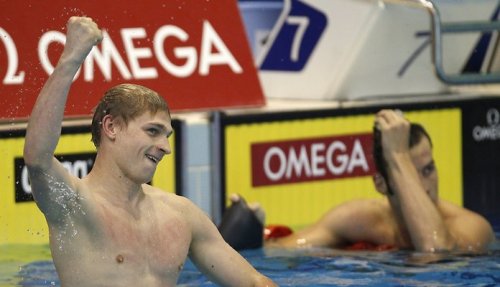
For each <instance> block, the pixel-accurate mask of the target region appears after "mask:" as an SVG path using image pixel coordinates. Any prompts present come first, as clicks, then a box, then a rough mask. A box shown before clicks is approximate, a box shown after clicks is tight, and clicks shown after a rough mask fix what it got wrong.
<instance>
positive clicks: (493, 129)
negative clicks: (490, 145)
mask: <svg viewBox="0 0 500 287" xmlns="http://www.w3.org/2000/svg"><path fill="white" fill-rule="evenodd" d="M486 123H487V124H488V126H479V125H477V126H475V127H474V128H473V129H472V137H473V138H474V140H475V141H478V142H480V141H484V140H492V141H494V140H500V112H499V111H498V110H497V109H495V108H491V109H489V110H488V111H487V112H486Z"/></svg>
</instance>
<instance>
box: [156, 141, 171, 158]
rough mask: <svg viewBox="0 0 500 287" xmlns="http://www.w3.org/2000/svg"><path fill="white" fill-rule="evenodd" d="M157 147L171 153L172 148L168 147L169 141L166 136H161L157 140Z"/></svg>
mask: <svg viewBox="0 0 500 287" xmlns="http://www.w3.org/2000/svg"><path fill="white" fill-rule="evenodd" d="M157 147H158V148H159V149H160V150H161V151H162V152H163V153H165V154H171V153H172V149H171V148H170V142H169V141H168V138H167V137H164V138H162V139H161V140H160V141H159V142H158V145H157Z"/></svg>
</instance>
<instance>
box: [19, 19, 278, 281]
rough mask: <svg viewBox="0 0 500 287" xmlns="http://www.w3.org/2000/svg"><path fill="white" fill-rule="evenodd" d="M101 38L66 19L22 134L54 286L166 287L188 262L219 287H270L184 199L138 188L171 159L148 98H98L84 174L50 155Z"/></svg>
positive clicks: (160, 105)
mask: <svg viewBox="0 0 500 287" xmlns="http://www.w3.org/2000/svg"><path fill="white" fill-rule="evenodd" d="M101 40H102V33H101V31H100V29H99V28H98V27H97V25H96V24H95V23H94V22H93V21H92V19H90V18H86V17H71V18H70V19H69V21H68V24H67V38H66V44H65V47H64V50H63V53H62V55H61V57H60V59H59V62H58V64H57V66H56V68H55V70H54V72H53V73H52V74H51V75H50V77H49V78H48V80H47V82H46V83H45V85H44V87H43V88H42V90H41V92H40V94H39V96H38V99H37V102H36V104H35V106H34V108H33V111H32V113H31V117H30V119H29V123H28V128H27V132H26V142H25V146H24V160H25V163H26V166H27V167H28V171H29V176H30V180H31V184H32V187H33V195H34V197H35V200H36V203H37V205H38V207H39V208H40V210H41V211H42V212H43V214H44V215H45V218H46V220H47V223H48V226H49V232H50V247H51V252H52V257H53V261H54V264H55V267H56V270H57V273H58V275H59V278H60V281H61V286H70V287H76V286H147V287H154V286H163V287H164V286H175V285H176V281H177V278H178V276H179V273H180V271H181V269H182V266H183V264H184V261H185V260H186V258H187V256H188V255H189V257H190V258H191V260H192V261H193V262H194V263H195V265H196V266H197V267H198V268H199V269H200V270H201V271H202V272H203V273H204V274H206V275H207V276H208V278H209V279H211V280H212V281H214V282H216V283H217V284H219V285H221V286H276V285H275V284H274V283H273V282H272V281H271V280H270V279H269V278H267V277H265V276H263V275H262V274H260V273H258V272H257V271H256V270H255V269H254V268H253V267H252V266H251V265H250V264H249V263H248V262H247V261H246V260H245V259H244V258H243V257H241V256H240V254H238V252H236V251H235V250H234V249H232V248H231V247H230V246H229V245H228V244H227V243H226V242H225V241H224V240H223V238H222V237H221V235H220V234H219V232H218V230H217V228H216V227H215V225H214V224H213V223H212V222H211V220H210V219H209V218H208V217H207V216H206V215H205V214H204V213H203V212H202V211H201V210H200V209H199V208H198V207H196V206H195V205H194V204H193V203H192V202H190V201H189V200H187V199H186V198H183V197H180V196H177V195H175V194H171V193H166V192H163V191H162V190H159V189H158V188H155V187H152V186H150V185H147V184H146V183H147V182H149V181H150V180H151V178H152V177H153V174H154V172H155V170H156V167H157V165H158V163H159V162H160V161H161V159H162V158H163V157H164V156H165V155H168V154H170V152H171V150H170V145H169V142H168V137H169V136H170V135H171V134H172V126H171V118H170V112H169V109H168V106H167V103H166V102H165V101H164V100H163V99H162V98H161V97H160V96H159V95H158V94H157V93H156V92H154V91H152V90H150V89H147V88H145V87H142V86H138V85H131V84H124V85H119V86H117V87H114V88H112V89H110V90H109V91H108V92H106V94H105V96H104V98H103V99H102V100H101V102H100V103H99V105H98V107H97V108H96V111H95V115H94V118H93V123H92V141H93V142H94V144H95V145H96V147H97V157H96V160H95V164H94V166H93V169H92V171H91V172H90V173H89V174H88V176H86V177H84V178H82V179H79V178H77V177H75V176H72V175H71V174H70V173H68V172H67V171H66V169H65V168H64V167H63V166H62V164H61V163H60V162H59V161H57V160H56V159H55V158H54V150H55V148H56V146H57V143H58V141H59V138H60V135H61V125H62V120H63V115H64V108H65V105H66V99H67V96H68V93H69V90H70V87H71V83H72V80H73V77H74V76H75V74H76V73H77V70H78V68H79V67H80V65H81V64H82V62H83V61H84V59H85V58H86V57H87V55H88V54H89V53H90V51H91V49H92V48H93V47H94V46H95V45H97V44H98V43H99V42H100V41H101Z"/></svg>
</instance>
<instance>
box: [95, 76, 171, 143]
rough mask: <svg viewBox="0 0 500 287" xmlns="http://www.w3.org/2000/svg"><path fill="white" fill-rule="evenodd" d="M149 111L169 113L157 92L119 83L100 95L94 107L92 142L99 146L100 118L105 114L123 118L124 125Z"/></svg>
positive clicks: (163, 100) (165, 103)
mask: <svg viewBox="0 0 500 287" xmlns="http://www.w3.org/2000/svg"><path fill="white" fill-rule="evenodd" d="M146 111H149V112H151V113H152V114H156V113H157V112H159V111H163V112H166V113H168V114H169V116H170V110H169V108H168V104H167V102H166V101H165V99H164V98H163V97H161V96H160V95H159V94H158V93H157V92H155V91H153V90H151V89H149V88H146V87H144V86H140V85H135V84H121V85H118V86H115V87H112V88H111V89H109V90H108V91H106V93H104V96H103V97H102V99H101V101H100V102H99V104H98V105H97V106H96V107H95V109H94V116H93V118H92V125H91V130H92V142H93V143H94V145H95V146H96V148H97V147H99V145H100V143H101V126H102V119H103V118H104V117H105V116H106V115H111V117H112V118H119V119H121V120H123V122H124V123H125V125H126V124H127V123H128V122H129V121H130V120H133V119H134V118H135V117H137V116H140V115H142V114H143V113H144V112H146Z"/></svg>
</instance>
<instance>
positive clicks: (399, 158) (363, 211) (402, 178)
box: [231, 110, 495, 252]
mask: <svg viewBox="0 0 500 287" xmlns="http://www.w3.org/2000/svg"><path fill="white" fill-rule="evenodd" d="M375 127H376V128H375V129H374V159H375V163H376V166H377V170H378V171H379V173H377V174H376V175H375V176H374V184H375V187H376V189H377V191H378V192H380V193H382V194H383V195H385V196H386V198H384V199H362V200H352V201H349V202H345V203H343V204H340V205H339V206H336V207H334V208H332V209H331V210H330V211H328V212H327V213H326V214H324V215H323V216H322V218H320V219H319V220H318V221H317V222H315V223H313V224H312V225H310V226H308V227H306V228H304V229H302V230H299V231H298V232H295V233H292V234H290V235H288V236H283V237H279V238H274V239H268V240H266V242H265V245H266V246H270V247H291V248H300V247H330V248H347V249H357V248H359V249H375V250H377V249H378V250H387V249H395V248H396V249H408V250H415V251H419V252H439V251H466V252H481V251H484V250H487V248H488V247H489V245H490V244H491V243H493V241H494V240H495V235H494V233H493V229H492V227H491V225H490V224H489V223H488V221H487V220H486V219H485V218H483V217H482V216H481V215H479V214H477V213H475V212H472V211H470V210H467V209H465V208H462V207H460V206H457V205H454V204H452V203H449V202H446V201H444V200H441V199H439V198H438V174H437V169H436V166H435V163H434V158H433V156H432V142H431V139H430V137H429V135H428V134H427V132H426V131H425V129H424V128H423V127H422V126H420V125H418V124H410V122H408V120H406V119H405V118H404V117H403V116H402V114H401V113H398V111H393V110H382V111H380V112H378V113H377V114H376V116H375ZM231 200H232V201H233V202H238V201H239V199H238V198H237V197H232V199H231Z"/></svg>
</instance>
